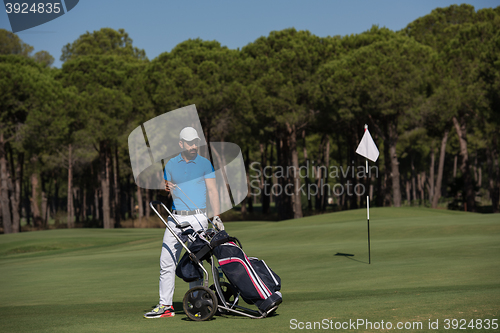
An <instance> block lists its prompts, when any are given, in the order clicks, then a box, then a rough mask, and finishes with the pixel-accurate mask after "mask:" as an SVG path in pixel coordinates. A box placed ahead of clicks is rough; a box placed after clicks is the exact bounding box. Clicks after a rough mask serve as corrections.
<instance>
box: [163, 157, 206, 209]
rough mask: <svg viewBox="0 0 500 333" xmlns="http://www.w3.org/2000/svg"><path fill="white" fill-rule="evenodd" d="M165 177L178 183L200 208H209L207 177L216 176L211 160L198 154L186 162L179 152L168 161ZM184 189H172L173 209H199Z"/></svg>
mask: <svg viewBox="0 0 500 333" xmlns="http://www.w3.org/2000/svg"><path fill="white" fill-rule="evenodd" d="M163 178H165V179H166V180H168V181H171V182H172V183H174V184H176V185H178V186H179V187H180V188H181V189H182V191H184V193H186V194H187V195H188V196H189V198H190V199H191V200H192V201H193V202H194V203H195V204H196V206H198V208H200V209H205V208H207V186H206V184H205V179H208V178H215V171H214V167H213V166H212V163H210V161H209V160H207V159H206V158H204V157H202V156H200V155H197V156H196V158H195V159H194V160H191V161H188V162H186V160H184V158H183V157H182V155H181V154H179V155H177V156H175V157H172V158H171V159H170V161H168V162H167V165H165V170H164V173H163ZM182 191H181V190H179V189H177V188H176V189H174V190H173V191H172V195H173V198H174V204H173V206H172V209H175V210H195V209H197V208H196V206H195V205H193V203H192V202H191V200H189V199H188V198H187V197H186V195H185V194H184V193H182Z"/></svg>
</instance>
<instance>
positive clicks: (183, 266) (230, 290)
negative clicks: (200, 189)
mask: <svg viewBox="0 0 500 333" xmlns="http://www.w3.org/2000/svg"><path fill="white" fill-rule="evenodd" d="M149 205H150V207H151V208H152V209H153V211H154V212H155V213H156V215H158V217H159V218H160V220H161V221H162V222H163V223H164V224H165V226H166V227H167V229H168V230H169V231H170V232H171V233H172V235H173V236H174V237H175V238H176V239H177V241H178V242H179V243H180V244H182V246H183V247H184V249H185V250H186V253H185V254H184V256H183V257H182V258H181V260H180V261H179V263H178V265H177V269H176V274H177V276H179V277H180V278H182V279H183V280H184V281H186V282H192V281H196V280H199V279H201V278H203V285H202V286H196V287H194V288H191V289H190V290H188V291H187V293H186V294H185V295H184V299H183V302H182V303H183V309H184V312H185V313H186V315H187V316H188V317H189V318H190V319H192V320H196V321H204V320H209V319H210V318H212V317H213V316H214V315H215V314H216V313H219V314H229V313H233V314H239V315H243V316H246V317H250V318H255V319H258V318H265V317H267V316H268V315H270V314H271V313H273V312H274V311H276V309H277V308H278V306H279V304H281V302H282V298H281V293H280V292H279V290H280V289H281V280H280V278H279V276H278V275H277V274H276V273H274V272H273V271H272V270H271V269H270V268H269V267H268V266H267V265H266V263H265V262H264V261H262V260H259V259H257V258H248V257H247V256H246V255H245V253H244V252H243V251H242V250H241V248H242V247H241V244H240V242H239V241H238V240H237V239H236V238H234V237H231V236H229V235H228V234H227V233H226V232H225V231H223V230H222V231H220V230H217V227H216V226H215V225H214V224H213V223H212V221H210V219H208V218H207V220H208V221H210V223H212V225H213V227H214V229H208V230H200V231H198V232H195V231H194V230H193V229H192V228H191V225H190V224H189V222H182V223H180V222H179V221H178V220H177V219H176V217H175V215H173V214H172V213H171V212H170V210H169V209H168V208H167V207H166V206H165V205H164V204H163V203H162V202H160V201H152V202H150V204H149ZM155 205H160V206H163V208H164V209H165V211H166V212H167V213H168V215H169V216H170V217H171V218H172V220H173V222H174V224H175V228H178V229H181V230H182V233H181V235H182V236H185V237H187V239H189V243H190V245H189V247H188V246H186V245H185V244H184V241H183V240H182V239H181V238H180V237H179V236H178V235H177V233H176V232H175V231H174V230H173V229H172V227H171V226H169V224H168V223H167V221H165V219H164V218H163V217H162V215H161V214H160V213H159V212H158V210H157V209H156V208H155ZM203 261H207V262H208V263H209V264H210V266H211V269H210V270H211V272H212V278H213V279H212V280H213V284H212V285H211V286H210V287H208V282H209V273H208V272H207V270H206V269H205V268H204V267H203ZM240 299H243V300H244V301H245V302H246V303H248V304H254V305H256V306H257V308H258V310H252V309H248V308H245V307H242V306H240V305H239V304H238V303H239V300H240Z"/></svg>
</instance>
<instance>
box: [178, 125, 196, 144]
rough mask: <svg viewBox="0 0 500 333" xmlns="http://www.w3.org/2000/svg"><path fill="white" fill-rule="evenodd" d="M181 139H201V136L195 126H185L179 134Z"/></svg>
mask: <svg viewBox="0 0 500 333" xmlns="http://www.w3.org/2000/svg"><path fill="white" fill-rule="evenodd" d="M179 139H180V140H184V141H193V140H194V139H200V137H199V136H198V132H196V130H195V129H194V128H192V127H184V128H183V129H182V131H181V133H180V134H179Z"/></svg>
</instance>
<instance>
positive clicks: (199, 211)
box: [173, 209, 207, 215]
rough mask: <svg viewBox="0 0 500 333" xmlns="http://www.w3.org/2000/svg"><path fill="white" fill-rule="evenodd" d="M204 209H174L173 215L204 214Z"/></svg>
mask: <svg viewBox="0 0 500 333" xmlns="http://www.w3.org/2000/svg"><path fill="white" fill-rule="evenodd" d="M206 212H207V210H206V209H196V210H174V211H173V213H174V214H175V215H195V214H205V213H206Z"/></svg>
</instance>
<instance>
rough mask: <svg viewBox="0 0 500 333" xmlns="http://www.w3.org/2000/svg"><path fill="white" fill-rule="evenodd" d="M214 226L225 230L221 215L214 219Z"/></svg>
mask: <svg viewBox="0 0 500 333" xmlns="http://www.w3.org/2000/svg"><path fill="white" fill-rule="evenodd" d="M212 224H213V225H214V226H215V227H216V228H217V229H219V230H224V224H223V223H222V220H221V219H220V217H219V215H215V216H214V218H213V219H212Z"/></svg>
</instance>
